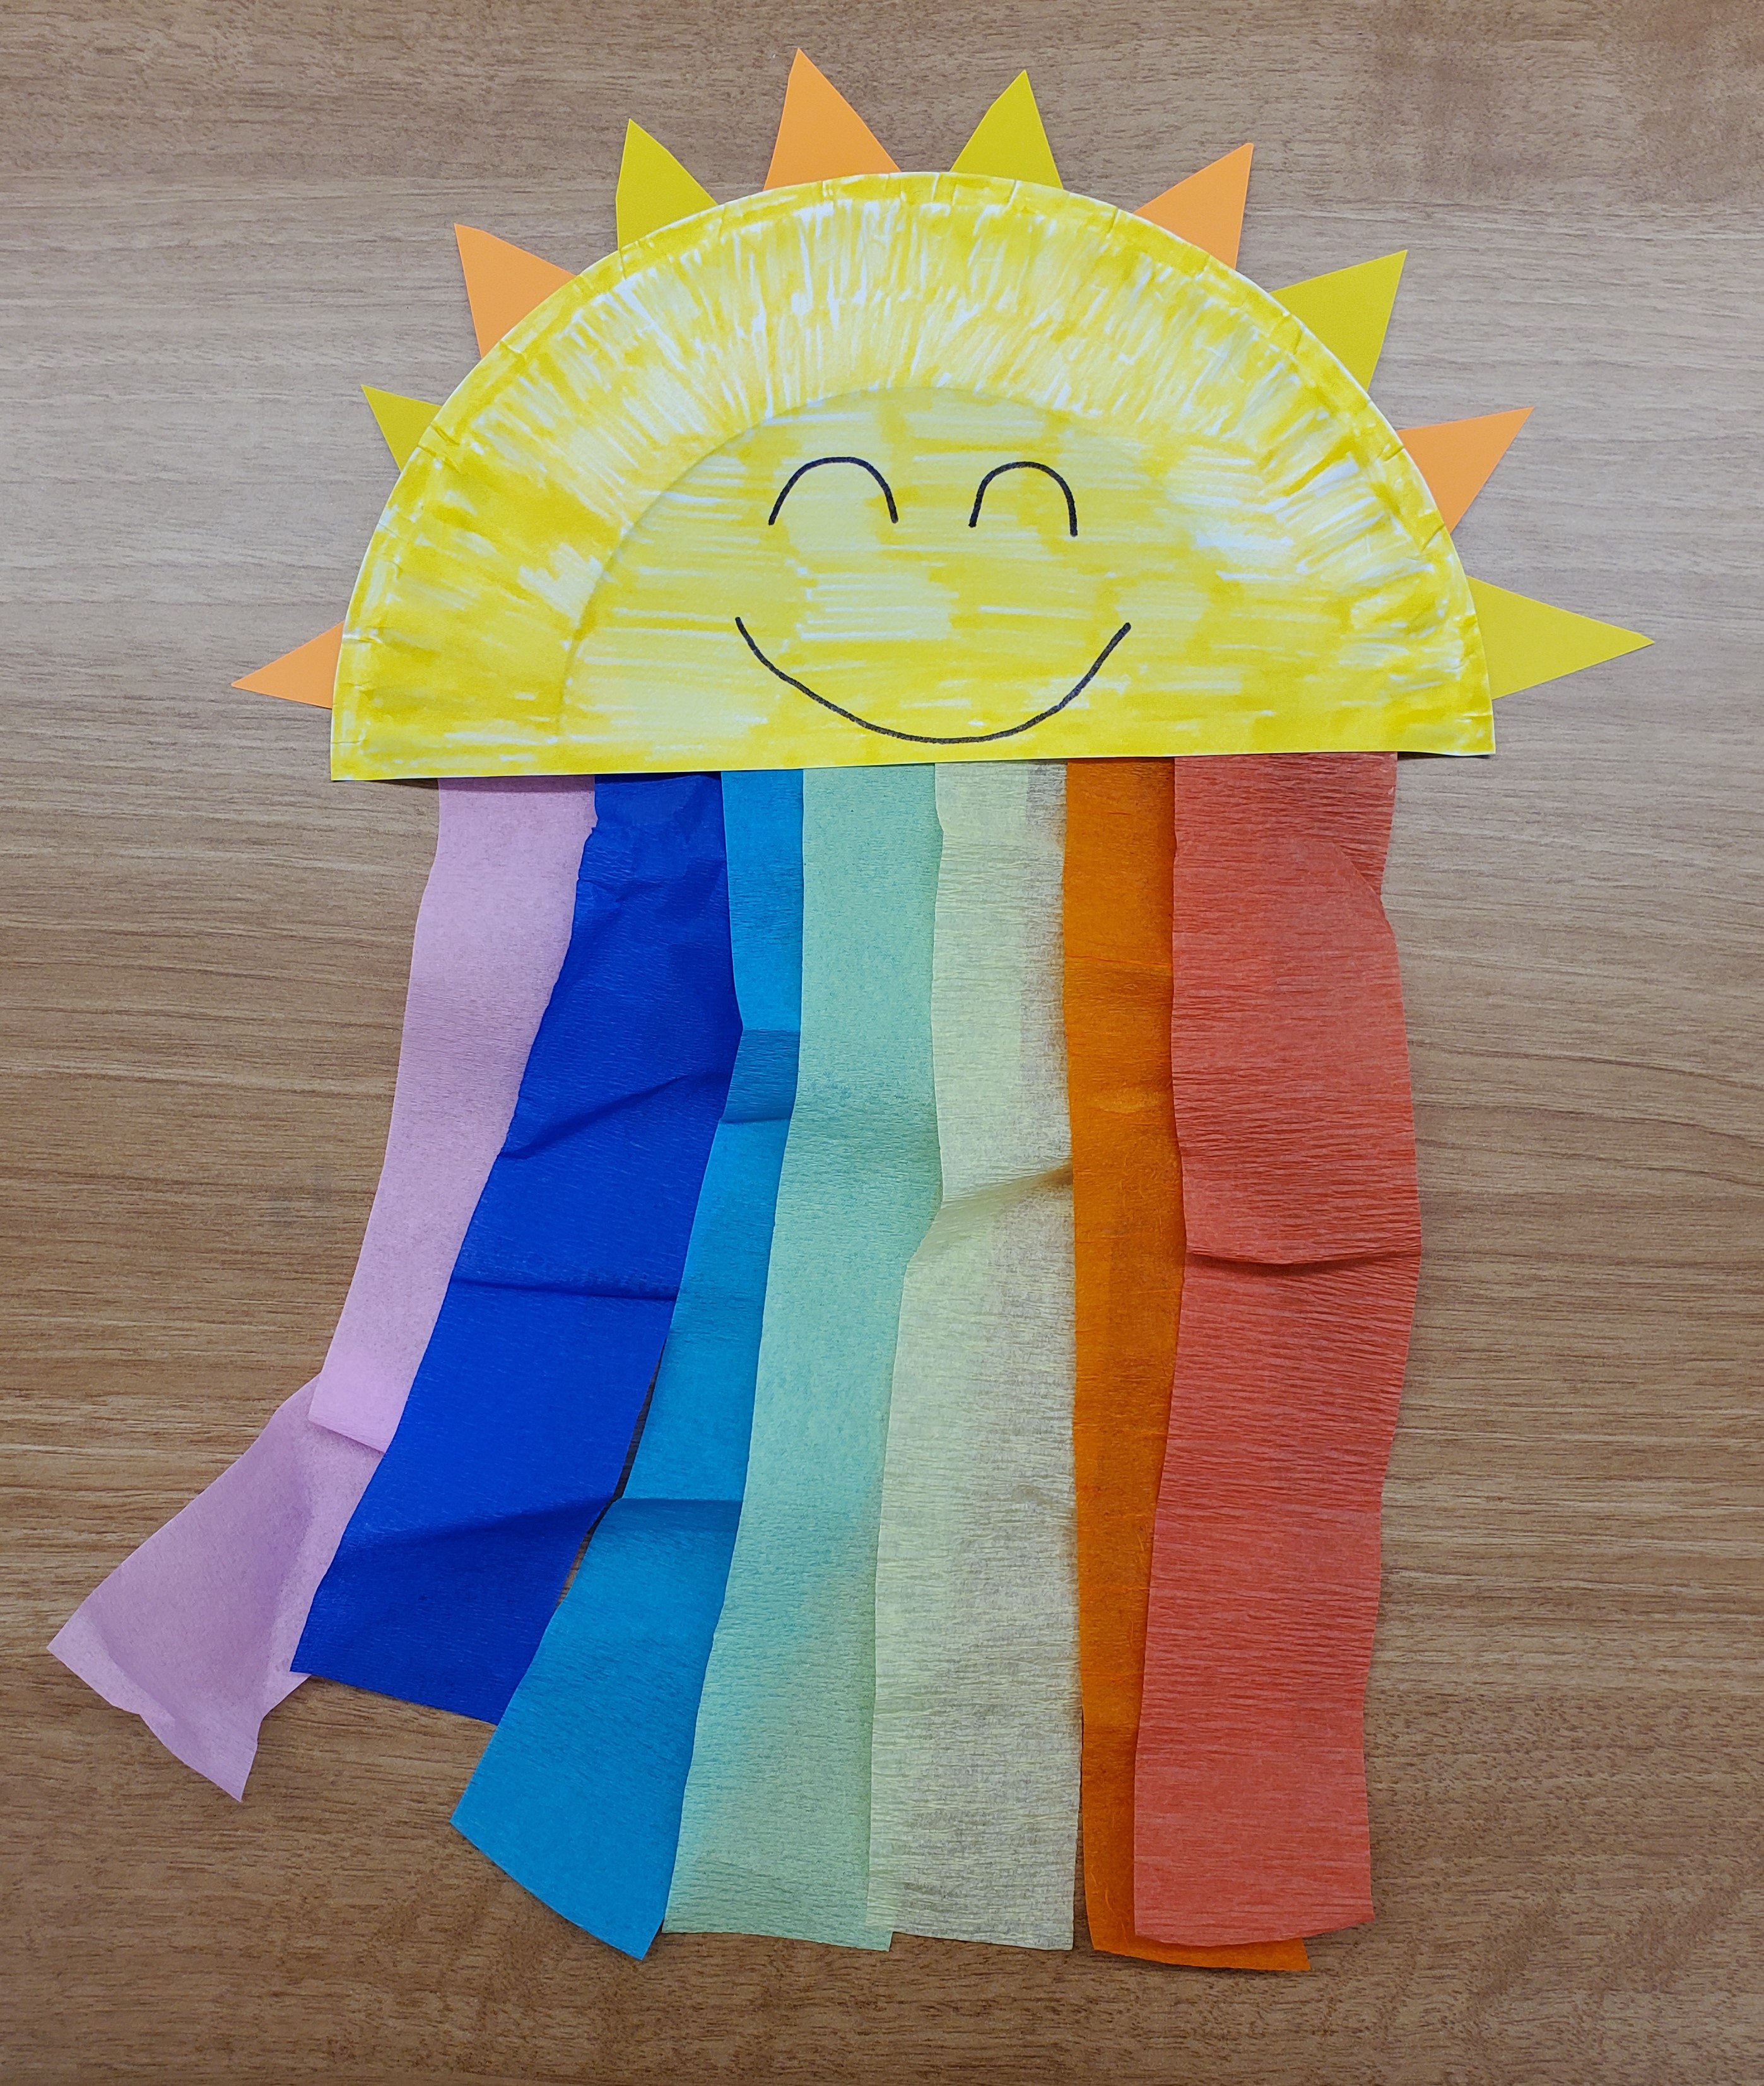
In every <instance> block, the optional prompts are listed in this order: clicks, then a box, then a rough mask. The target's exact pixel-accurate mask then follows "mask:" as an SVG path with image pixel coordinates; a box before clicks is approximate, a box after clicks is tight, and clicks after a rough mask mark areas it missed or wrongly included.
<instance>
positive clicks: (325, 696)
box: [232, 623, 343, 710]
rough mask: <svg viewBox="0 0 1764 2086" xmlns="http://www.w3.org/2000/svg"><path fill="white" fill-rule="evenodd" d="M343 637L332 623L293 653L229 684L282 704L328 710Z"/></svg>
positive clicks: (288, 653) (340, 631)
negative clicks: (280, 701) (278, 698)
mask: <svg viewBox="0 0 1764 2086" xmlns="http://www.w3.org/2000/svg"><path fill="white" fill-rule="evenodd" d="M342 650H343V625H342V624H340V623H334V624H332V625H331V627H330V629H329V630H322V631H321V632H319V634H318V635H317V636H316V637H309V638H308V639H307V641H306V642H305V644H304V645H296V646H295V648H294V649H293V650H292V652H284V653H283V654H282V656H281V658H279V659H272V660H271V662H270V663H269V665H268V666H259V667H258V669H257V670H256V672H255V673H251V674H247V675H245V678H244V679H242V680H238V681H235V682H234V683H233V684H232V685H233V686H234V687H235V688H245V689H249V691H250V692H251V693H252V694H253V695H254V696H280V697H281V698H282V700H283V701H284V702H288V703H310V704H311V705H312V706H313V709H320V710H328V709H330V699H331V691H332V689H333V688H334V687H335V685H336V680H337V658H338V654H339V653H340V652H341V651H342Z"/></svg>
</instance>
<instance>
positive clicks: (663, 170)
mask: <svg viewBox="0 0 1764 2086" xmlns="http://www.w3.org/2000/svg"><path fill="white" fill-rule="evenodd" d="M715 201H716V198H715V197H714V195H712V194H711V193H710V191H709V189H707V188H705V186H704V185H702V183H701V182H698V181H694V180H693V179H692V176H691V175H690V174H689V173H688V172H687V171H686V169H685V168H684V167H683V166H682V165H681V164H680V161H679V160H676V159H675V157H674V155H673V154H672V153H671V151H668V149H667V146H665V145H661V144H658V143H656V141H655V139H654V138H652V137H651V136H650V134H649V132H648V131H647V130H640V129H639V128H638V127H637V125H636V124H635V123H627V124H626V125H625V126H624V157H623V158H622V159H621V160H620V162H619V191H618V194H617V196H616V198H615V199H614V202H613V209H614V211H615V213H616V216H617V219H618V224H619V244H620V245H621V246H628V245H630V244H631V242H632V241H633V239H644V238H646V237H647V236H649V234H650V232H659V231H660V230H661V228H662V227H663V225H664V224H675V223H676V222H677V221H678V220H679V219H681V218H683V217H692V216H694V215H696V214H697V212H698V211H701V210H709V208H710V207H711V206H712V205H713V204H714V202H715Z"/></svg>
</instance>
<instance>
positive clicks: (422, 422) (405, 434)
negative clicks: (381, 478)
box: [361, 384, 440, 470]
mask: <svg viewBox="0 0 1764 2086" xmlns="http://www.w3.org/2000/svg"><path fill="white" fill-rule="evenodd" d="M361 394H362V396H363V397H364V398H365V399H366V400H367V402H368V407H369V411H370V412H372V414H373V422H374V425H375V426H376V427H377V428H378V429H379V430H380V432H381V434H382V435H384V436H385V437H386V447H387V448H388V449H390V451H391V452H392V461H393V462H394V463H395V464H396V465H397V466H398V469H399V470H403V468H404V466H405V464H406V462H407V461H408V460H409V458H410V454H411V450H412V449H415V447H416V445H417V444H418V443H419V442H420V441H421V440H422V438H423V430H424V428H426V427H427V426H428V424H429V422H430V421H431V420H432V419H434V417H435V415H436V413H437V411H439V410H440V409H439V408H438V407H435V406H432V405H431V404H430V403H429V402H428V399H426V398H404V397H403V395H402V394H400V393H398V392H396V391H377V390H375V389H374V387H373V385H371V384H364V385H362V387H361Z"/></svg>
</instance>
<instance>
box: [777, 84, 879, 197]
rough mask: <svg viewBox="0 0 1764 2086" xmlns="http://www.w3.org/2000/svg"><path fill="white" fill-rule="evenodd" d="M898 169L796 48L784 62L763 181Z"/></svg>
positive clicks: (789, 182) (789, 183)
mask: <svg viewBox="0 0 1764 2086" xmlns="http://www.w3.org/2000/svg"><path fill="white" fill-rule="evenodd" d="M898 171H899V169H898V168H897V167H896V166H895V164H894V162H893V160H891V159H890V158H889V157H888V154H887V153H886V152H884V151H883V149H882V147H880V145H879V144H878V143H876V137H875V134H874V133H873V132H872V131H871V128H870V126H869V125H868V124H867V123H866V122H865V121H864V120H863V117H861V116H860V115H859V113H858V112H857V110H856V109H854V108H853V107H852V105H851V104H850V102H849V101H847V100H846V97H845V96H843V95H842V93H841V92H839V90H838V88H837V87H835V86H834V85H833V82H832V81H831V80H829V79H828V78H827V76H826V75H825V74H824V73H823V72H822V71H820V69H819V68H818V67H817V66H815V65H813V64H812V62H810V60H809V59H808V57H807V55H806V54H805V53H803V52H802V51H799V52H798V53H796V55H795V57H794V58H792V59H791V61H790V80H789V82H788V83H787V84H786V87H785V89H784V111H783V113H782V115H781V116H780V117H779V118H778V142H777V143H775V144H774V145H773V147H772V164H771V165H770V166H769V168H767V170H766V176H765V185H766V186H767V187H768V188H769V189H785V188H790V187H793V186H794V185H795V184H796V183H798V182H799V181H837V179H838V178H839V177H841V176H842V175H844V174H892V173H896V172H898Z"/></svg>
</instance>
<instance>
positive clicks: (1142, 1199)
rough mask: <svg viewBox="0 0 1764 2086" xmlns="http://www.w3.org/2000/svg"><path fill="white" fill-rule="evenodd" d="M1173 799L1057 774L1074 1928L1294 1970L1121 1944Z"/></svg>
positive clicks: (1161, 1202) (1173, 1211)
mask: <svg viewBox="0 0 1764 2086" xmlns="http://www.w3.org/2000/svg"><path fill="white" fill-rule="evenodd" d="M1174 796H1175V783H1174V773H1173V771H1172V768H1171V765H1170V762H1169V761H1167V760H1084V761H1074V762H1072V764H1071V765H1070V767H1069V768H1067V774H1066V859H1065V881H1064V905H1065V917H1064V939H1065V1016H1066V1048H1067V1085H1068V1100H1069V1105H1070V1109H1071V1114H1072V1190H1073V1210H1074V1224H1075V1236H1074V1255H1073V1258H1074V1266H1075V1275H1076V1328H1077V1358H1076V1359H1077V1370H1076V1391H1075V1396H1074V1402H1073V1409H1072V1443H1073V1449H1074V1453H1075V1460H1076V1492H1077V1556H1078V1645H1079V1659H1080V1678H1081V1683H1082V1688H1083V1696H1084V1777H1083V1790H1084V1908H1085V1913H1086V1915H1087V1918H1088V1920H1089V1927H1090V1939H1091V1942H1092V1944H1093V1946H1094V1947H1095V1948H1098V1949H1101V1950H1102V1951H1103V1952H1106V1953H1107V1954H1110V1955H1115V1956H1140V1957H1142V1958H1144V1959H1147V1960H1150V1961H1153V1962H1160V1963H1187V1964H1194V1965H1202V1966H1212V1967H1214V1968H1217V1969H1262V1970H1302V1969H1307V1968H1308V1967H1309V1964H1308V1959H1307V1957H1306V1952H1305V1946H1304V1943H1302V1941H1285V1942H1270V1943H1255V1944H1251V1945H1250V1946H1247V1947H1244V1948H1179V1947H1176V1946H1174V1945H1172V1944H1171V1943H1167V1942H1161V1941H1153V1940H1151V1939H1148V1938H1147V1937H1146V1936H1145V1935H1141V1934H1139V1933H1136V1931H1135V1930H1134V1925H1133V1757H1134V1748H1135V1744H1136V1739H1137V1737H1138V1733H1139V1721H1140V1682H1141V1677H1142V1675H1143V1671H1144V1653H1145V1608H1146V1595H1147V1589H1148V1584H1149V1581H1150V1576H1151V1559H1152V1526H1153V1518H1154V1515H1155V1513H1156V1511H1157V1487H1158V1478H1159V1475H1160V1473H1161V1471H1162V1468H1163V1463H1164V1444H1165V1434H1166V1433H1167V1430H1168V1426H1169V1418H1170V1379H1171V1375H1172V1373H1173V1371H1174V1367H1175V1361H1176V1343H1177V1323H1178V1312H1179V1309H1180V1305H1181V1296H1182V1173H1181V1164H1180V1160H1179V1159H1178V1153H1177V1149H1176V1124H1175V1117H1174V1113H1173V1111H1172V1107H1171V1101H1170V948H1171V943H1170V934H1171V928H1170V894H1171V880H1172V878H1173V876H1174V867H1175V828H1174Z"/></svg>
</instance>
